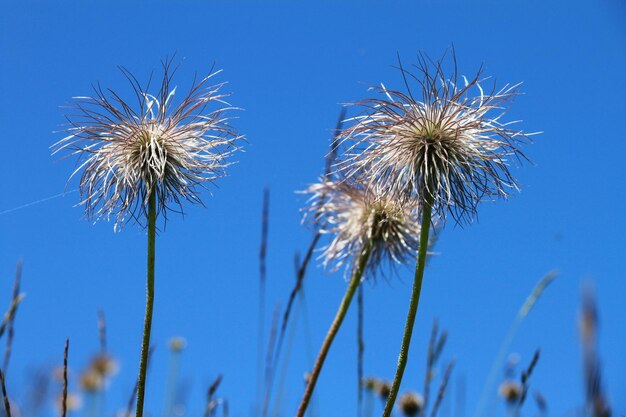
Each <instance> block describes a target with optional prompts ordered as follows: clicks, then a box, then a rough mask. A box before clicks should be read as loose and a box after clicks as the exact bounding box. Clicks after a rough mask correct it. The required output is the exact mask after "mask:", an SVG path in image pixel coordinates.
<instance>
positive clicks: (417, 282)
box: [383, 196, 433, 417]
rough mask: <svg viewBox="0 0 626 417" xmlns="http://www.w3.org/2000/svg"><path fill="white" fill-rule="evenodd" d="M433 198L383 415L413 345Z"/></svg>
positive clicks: (425, 217)
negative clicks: (391, 383)
mask: <svg viewBox="0 0 626 417" xmlns="http://www.w3.org/2000/svg"><path fill="white" fill-rule="evenodd" d="M432 205H433V198H432V196H429V197H427V198H426V202H425V204H424V211H423V213H422V229H421V231H420V243H419V248H418V252H417V265H416V266H415V278H414V280H413V292H412V293H411V302H410V304H409V312H408V314H407V318H406V324H405V326H404V335H403V336H402V346H401V347H400V356H399V357H398V367H397V368H396V376H395V377H394V378H393V385H392V386H391V391H390V392H389V397H387V403H386V404H385V410H384V411H383V417H389V416H390V415H391V411H392V410H393V406H394V404H395V402H396V397H397V396H398V391H399V390H400V383H401V382H402V376H403V375H404V368H406V362H407V359H408V356H409V346H410V345H411V336H412V334H413V325H414V324H415V316H416V314H417V306H418V305H419V301H420V293H421V291H422V279H423V278H424V267H425V266H426V252H428V234H429V232H430V223H431V216H432Z"/></svg>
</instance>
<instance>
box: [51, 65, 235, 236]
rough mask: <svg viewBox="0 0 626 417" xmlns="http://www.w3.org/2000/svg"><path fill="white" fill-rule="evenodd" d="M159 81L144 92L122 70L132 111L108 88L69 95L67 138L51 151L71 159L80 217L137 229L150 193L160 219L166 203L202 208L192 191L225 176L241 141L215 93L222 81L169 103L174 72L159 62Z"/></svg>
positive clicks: (200, 85)
mask: <svg viewBox="0 0 626 417" xmlns="http://www.w3.org/2000/svg"><path fill="white" fill-rule="evenodd" d="M162 66H163V78H162V80H161V83H160V86H159V87H158V90H157V91H156V93H150V87H151V86H150V82H148V83H147V85H146V86H145V87H142V85H141V84H140V83H139V81H138V80H137V79H136V78H135V77H134V76H133V75H132V74H131V73H130V72H129V71H128V70H127V69H125V68H121V71H122V73H123V74H124V76H125V77H126V78H127V80H128V81H129V82H130V84H131V87H132V89H133V91H134V95H135V96H136V105H133V104H131V102H129V101H125V100H124V99H123V98H122V96H120V95H118V94H117V93H116V92H114V91H113V90H111V89H103V88H102V87H101V86H100V85H99V84H97V85H96V86H94V94H93V95H92V96H88V97H75V98H74V101H73V103H72V105H71V107H70V109H72V113H70V114H68V115H67V116H66V118H67V120H68V121H69V128H68V129H67V133H68V136H67V137H65V138H63V139H61V140H60V141H59V142H57V143H56V144H55V145H53V149H54V153H57V152H60V151H65V150H69V151H70V152H71V154H73V155H78V157H79V166H78V168H77V169H76V170H75V171H74V173H73V174H72V176H74V175H77V174H78V173H79V172H81V171H82V175H81V178H80V192H81V198H82V201H81V204H83V205H84V206H85V211H86V217H88V218H93V219H96V220H98V219H101V218H106V219H109V218H110V217H111V216H112V215H113V216H115V227H116V229H117V228H118V227H119V226H121V225H122V224H124V223H125V222H126V221H128V220H130V219H135V220H137V221H138V222H139V223H142V222H143V221H142V219H143V218H145V214H146V207H147V202H148V199H149V197H150V195H151V194H152V193H156V201H157V213H158V214H159V213H162V214H163V215H164V216H166V214H167V209H169V208H171V205H172V203H173V204H174V205H175V206H177V207H178V208H179V210H182V205H181V203H182V200H187V201H190V202H192V203H201V200H200V197H199V195H198V191H199V188H201V187H206V184H207V183H211V182H213V181H215V180H216V179H217V178H219V177H222V176H224V175H225V168H226V167H227V166H228V165H229V162H227V161H226V158H227V157H228V156H229V155H230V154H231V153H232V152H233V151H234V150H236V146H235V144H234V142H235V141H236V140H237V139H239V138H241V136H239V135H237V134H236V132H235V131H234V129H233V128H232V127H231V126H230V125H229V123H228V121H229V117H227V116H226V113H227V112H228V111H229V110H233V109H234V108H233V107H231V106H230V105H228V104H227V103H226V102H225V101H224V100H225V98H226V97H227V96H228V94H225V93H223V92H221V89H222V87H223V86H224V84H225V83H220V84H216V85H212V86H211V85H209V81H210V80H211V79H212V78H213V77H214V76H215V75H216V74H218V73H219V72H220V71H216V72H211V73H210V74H209V75H208V76H206V77H204V78H202V79H200V80H199V81H194V83H193V85H192V86H191V88H190V89H189V91H188V92H187V94H186V96H185V97H184V98H182V100H180V101H178V103H177V104H175V97H174V95H175V92H176V87H175V86H173V85H172V81H173V76H174V74H175V72H176V69H177V67H172V60H171V59H170V60H166V61H163V62H162Z"/></svg>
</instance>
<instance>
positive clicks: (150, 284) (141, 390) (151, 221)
mask: <svg viewBox="0 0 626 417" xmlns="http://www.w3.org/2000/svg"><path fill="white" fill-rule="evenodd" d="M155 243H156V192H155V191H154V190H152V192H151V194H150V200H149V201H148V274H147V275H148V279H147V285H146V316H145V319H144V324H143V339H142V341H141V361H140V362H139V377H138V379H137V410H136V412H135V417H142V416H143V399H144V395H145V391H146V370H147V369H148V352H149V350H150V330H151V329H152V308H153V306H154V253H155Z"/></svg>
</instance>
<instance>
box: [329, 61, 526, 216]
mask: <svg viewBox="0 0 626 417" xmlns="http://www.w3.org/2000/svg"><path fill="white" fill-rule="evenodd" d="M452 57H453V70H452V74H451V75H450V76H447V75H446V73H445V71H444V63H445V58H446V57H445V55H444V57H443V58H441V59H440V60H439V61H433V60H432V59H430V58H428V57H427V56H425V55H423V54H420V55H419V56H418V64H417V65H416V66H415V72H410V71H409V70H408V69H405V68H404V67H403V66H402V64H400V65H399V70H400V73H401V75H402V78H403V82H404V85H405V88H406V91H404V92H401V91H394V90H390V89H387V88H386V87H385V86H384V85H382V84H381V86H380V87H373V88H372V89H373V90H374V91H376V92H378V93H379V94H380V96H381V97H378V98H369V99H365V100H362V101H359V102H356V103H354V105H356V106H358V107H361V108H362V109H363V111H362V113H361V114H360V115H358V116H356V117H354V118H353V119H350V120H351V121H352V122H353V124H352V125H351V126H349V127H348V128H346V129H345V130H344V131H343V132H342V134H341V139H342V141H344V142H346V143H348V148H347V152H346V156H345V157H344V159H343V161H341V162H340V163H339V164H338V169H339V170H340V171H344V172H345V173H346V175H347V176H352V175H355V174H359V175H362V176H365V177H367V178H369V179H370V181H372V182H378V183H380V184H382V185H383V186H384V187H385V188H386V189H389V190H392V192H394V193H395V192H399V191H400V192H408V193H412V194H413V195H415V196H416V197H417V198H418V199H419V200H420V201H421V202H425V201H427V200H428V197H431V198H432V199H433V209H434V210H435V212H436V213H437V214H439V215H440V216H441V217H443V218H445V216H446V214H447V213H450V214H451V215H452V216H453V218H454V219H455V220H457V221H463V220H465V221H471V220H472V219H473V217H474V216H475V214H476V206H477V204H478V202H479V201H481V200H482V199H483V198H485V197H489V196H497V197H506V196H507V195H508V193H509V191H510V190H512V189H516V188H517V184H516V182H515V179H514V178H513V176H512V175H511V173H510V172H509V162H510V161H509V159H511V158H512V159H514V160H519V159H523V158H524V155H523V154H522V153H521V151H520V150H519V149H518V145H519V144H520V143H522V142H525V141H527V139H528V135H526V134H524V133H523V132H521V131H518V130H514V129H512V128H511V127H510V126H511V124H512V123H514V122H508V123H505V122H502V121H501V119H502V117H503V115H504V114H505V112H506V110H507V108H508V105H509V103H510V101H511V99H512V98H513V97H515V96H516V95H517V94H519V92H518V87H519V84H516V85H505V86H504V87H503V88H501V89H498V90H496V88H495V85H494V87H493V88H492V89H491V90H490V91H485V90H484V89H483V86H482V84H484V83H485V82H486V80H487V78H483V76H482V68H481V69H479V70H478V72H477V73H476V75H475V76H474V77H473V78H471V79H467V78H465V77H459V75H458V72H457V65H456V59H455V57H454V52H453V53H452Z"/></svg>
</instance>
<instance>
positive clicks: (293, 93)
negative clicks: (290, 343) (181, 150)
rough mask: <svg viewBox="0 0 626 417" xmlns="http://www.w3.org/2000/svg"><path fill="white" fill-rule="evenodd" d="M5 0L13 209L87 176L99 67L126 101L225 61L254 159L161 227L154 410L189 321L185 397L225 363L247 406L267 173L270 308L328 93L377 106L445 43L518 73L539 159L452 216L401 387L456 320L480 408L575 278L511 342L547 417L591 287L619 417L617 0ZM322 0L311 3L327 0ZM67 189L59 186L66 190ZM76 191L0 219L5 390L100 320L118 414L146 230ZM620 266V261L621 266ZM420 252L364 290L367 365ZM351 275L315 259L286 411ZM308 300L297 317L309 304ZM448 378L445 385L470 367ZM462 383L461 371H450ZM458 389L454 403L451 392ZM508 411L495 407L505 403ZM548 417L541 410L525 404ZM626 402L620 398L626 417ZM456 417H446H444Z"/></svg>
mask: <svg viewBox="0 0 626 417" xmlns="http://www.w3.org/2000/svg"><path fill="white" fill-rule="evenodd" d="M107 3H108V4H107V5H106V6H105V5H104V2H102V3H101V4H100V3H96V2H92V1H85V2H59V3H58V4H56V5H52V4H49V3H48V2H42V3H34V2H8V1H4V2H2V7H1V8H0V9H1V12H0V52H1V56H2V59H1V60H0V75H1V79H2V94H1V95H0V121H1V126H2V130H1V133H2V145H1V146H2V155H3V163H2V164H0V179H1V180H0V181H1V184H2V198H1V200H0V210H6V209H10V208H13V207H16V206H20V205H22V204H24V203H28V202H31V201H35V200H38V199H41V198H44V197H48V196H52V195H55V194H58V193H60V192H62V191H63V190H64V187H65V183H66V180H67V177H68V176H69V174H70V173H71V172H72V170H73V164H72V163H71V162H70V161H59V160H58V159H57V158H53V157H51V156H50V149H49V146H50V145H51V144H53V143H54V142H55V141H57V140H58V139H60V138H61V137H62V135H61V134H59V133H54V131H55V130H57V129H59V126H60V125H62V124H63V123H64V118H63V111H64V110H63V109H61V108H60V106H61V105H64V104H66V103H68V102H69V100H70V98H71V97H72V96H75V95H86V94H90V92H91V89H90V85H91V84H92V83H94V82H96V81H99V82H100V83H102V85H103V86H109V87H112V88H114V89H116V90H118V91H120V92H122V93H123V94H130V90H129V86H128V84H127V83H126V81H125V80H124V78H123V77H122V75H121V74H120V72H119V71H118V70H117V68H116V66H117V65H124V66H126V67H127V68H128V69H130V70H131V71H132V72H133V73H134V74H136V75H137V76H138V78H139V79H140V80H143V81H145V80H146V79H147V77H148V74H149V73H150V72H151V71H153V70H154V71H155V73H156V74H158V73H159V70H160V59H162V58H164V57H166V56H171V55H172V53H174V52H176V53H177V57H180V58H184V64H183V66H182V67H181V69H180V72H179V73H178V77H177V79H176V80H177V84H179V85H180V86H181V87H186V86H188V85H189V82H190V80H191V78H192V77H193V75H194V74H195V73H198V74H204V73H206V72H207V71H209V69H210V68H211V67H212V66H213V65H214V64H215V65H216V68H222V69H224V72H223V73H222V74H221V75H219V80H220V81H229V84H228V86H227V89H228V90H229V91H231V92H233V96H232V98H231V102H232V104H234V105H236V106H239V107H242V108H244V109H245V111H243V112H240V114H239V119H238V120H236V121H235V122H234V124H235V125H236V127H237V128H238V129H239V130H240V131H241V132H242V133H243V134H245V135H246V137H247V140H248V142H247V143H246V144H245V153H239V154H238V155H237V156H236V159H237V160H238V164H237V165H235V166H233V167H232V168H231V169H230V170H229V173H230V176H229V177H227V178H225V179H223V180H221V181H220V182H219V188H217V189H214V190H213V196H210V195H209V193H205V195H204V201H205V202H206V206H207V207H206V208H203V207H189V206H187V208H186V209H187V216H186V217H185V218H181V217H180V216H177V215H172V216H171V217H170V221H169V222H168V224H167V230H165V231H164V232H162V233H161V234H160V236H159V239H158V243H157V251H158V252H157V288H156V290H157V296H156V310H155V317H154V332H153V341H154V343H155V344H156V346H157V350H156V353H155V355H154V361H153V368H152V372H151V374H150V378H149V386H148V400H147V407H148V409H149V410H152V412H153V413H160V410H161V406H162V398H161V396H162V394H163V392H164V390H165V375H166V373H167V359H168V353H167V347H166V346H167V341H168V339H169V338H170V337H172V336H176V335H182V336H184V337H185V338H186V339H187V341H188V348H187V350H186V351H185V352H184V356H183V360H182V370H181V372H182V375H183V376H184V377H185V378H186V379H187V380H188V381H189V383H190V387H191V388H190V392H189V394H190V396H189V401H188V407H189V410H190V411H191V412H193V413H196V414H195V415H198V413H200V410H201V409H202V406H203V395H204V392H205V389H206V387H207V386H208V384H209V383H210V382H211V381H212V379H213V378H214V377H215V376H216V375H217V374H218V373H222V374H224V382H223V385H222V386H221V388H220V393H221V394H222V395H223V396H225V397H227V398H228V399H229V400H230V403H231V411H232V415H233V416H236V417H240V416H241V417H244V416H250V415H252V414H251V410H253V406H254V401H255V395H256V369H257V365H256V361H257V354H256V345H257V295H258V289H259V285H258V272H257V271H258V261H257V254H258V245H259V236H260V207H261V197H262V190H263V187H265V186H269V187H270V188H271V213H270V240H269V249H268V251H269V254H268V293H267V300H268V302H267V305H268V308H267V317H266V322H269V320H270V316H271V310H272V307H273V305H274V304H280V306H281V308H282V307H284V305H285V301H286V298H287V295H288V292H289V290H290V288H291V286H292V284H293V281H294V278H293V266H292V265H293V255H294V251H297V250H300V251H303V250H304V249H305V248H306V246H307V245H308V242H309V240H310V236H311V234H310V231H308V230H306V228H304V227H302V226H301V225H300V217H301V216H300V212H299V209H300V208H301V207H302V206H303V205H304V203H305V198H304V197H303V196H302V195H298V194H296V193H295V191H296V190H302V189H303V188H305V187H306V186H307V184H309V183H311V182H313V181H315V179H316V178H317V176H318V175H319V174H320V173H321V171H322V167H323V158H324V155H325V153H326V150H327V147H328V142H329V137H330V131H331V129H332V128H333V127H334V125H335V122H336V119H337V116H338V113H339V109H340V106H339V104H338V103H342V102H349V101H354V100H358V99H360V98H364V97H366V96H367V95H368V92H367V87H368V85H372V84H377V83H380V82H384V83H385V84H386V85H387V86H389V87H398V88H400V87H401V85H400V79H399V74H398V72H397V70H395V69H393V68H392V66H393V65H394V64H396V54H397V53H399V54H400V56H401V57H402V59H403V62H404V63H407V64H408V63H412V62H414V61H415V56H416V53H417V52H418V51H423V52H425V53H427V54H429V55H431V56H433V57H438V56H440V55H441V54H442V53H443V52H444V51H446V49H447V48H449V47H450V46H451V45H452V44H454V47H455V49H456V54H457V58H458V62H459V67H460V71H461V72H462V73H465V74H468V75H470V74H473V73H474V72H475V71H476V70H477V68H478V67H479V66H480V65H481V64H484V66H485V69H486V74H489V75H493V76H494V77H495V78H496V80H497V81H498V83H500V84H504V83H509V82H512V83H516V82H519V81H523V82H524V85H523V87H522V89H523V91H524V92H525V94H524V95H523V96H520V97H519V98H518V99H517V100H516V102H515V103H514V106H513V108H512V110H511V112H510V114H509V118H510V119H523V120H524V122H523V124H522V125H521V126H522V127H523V128H524V129H525V130H526V131H542V132H544V133H543V134H541V135H539V136H537V137H536V138H535V143H534V144H533V145H531V146H528V147H526V149H525V150H526V153H527V154H528V156H529V157H530V158H531V159H532V161H533V162H534V164H532V165H531V164H526V165H525V166H524V167H522V168H521V169H516V170H515V175H516V176H517V177H518V178H519V180H520V182H521V183H522V184H523V190H522V192H521V193H520V194H518V195H515V196H514V197H513V198H511V199H510V200H508V201H499V202H497V203H485V204H483V205H482V206H481V207H480V215H479V221H478V222H477V223H475V224H473V225H471V226H468V227H464V228H460V227H455V226H454V224H453V223H449V224H448V225H447V226H446V228H445V230H444V231H443V233H442V234H441V239H440V241H439V245H438V247H437V250H438V252H440V256H438V257H437V258H436V259H434V260H433V261H432V262H431V264H430V265H429V268H428V270H427V274H426V280H425V284H424V289H423V301H422V304H421V306H420V311H419V314H418V320H417V323H416V332H415V337H414V345H413V350H412V351H411V356H410V361H409V365H408V368H407V373H406V377H405V383H404V385H403V386H404V387H405V388H414V389H421V381H422V378H423V377H422V375H423V371H424V356H425V344H426V341H427V339H428V335H429V332H430V325H431V323H432V320H433V318H435V317H438V318H439V319H440V322H441V325H442V326H443V327H445V328H446V329H448V330H449V332H450V337H449V344H448V347H447V349H446V353H445V355H444V356H445V358H446V359H449V358H452V357H455V358H457V368H456V370H455V375H456V377H462V378H464V379H465V381H466V387H467V390H466V397H467V400H466V403H467V406H466V410H465V413H464V414H461V415H465V416H470V415H471V413H472V411H473V410H474V407H475V405H476V401H477V398H478V396H479V394H480V391H481V389H482V387H483V384H484V381H485V379H486V376H487V373H488V370H489V367H490V366H491V363H492V360H493V358H494V357H495V356H496V354H497V351H498V348H499V346H500V343H501V341H502V339H503V338H504V336H505V334H506V332H507V330H508V328H509V326H510V324H511V323H512V321H513V318H514V316H515V314H516V312H517V310H518V309H519V307H520V305H521V303H522V302H523V300H524V299H525V297H526V296H527V295H528V293H529V292H530V290H531V289H532V287H533V285H534V284H535V283H536V281H537V280H538V279H539V278H540V277H541V276H542V275H543V274H544V273H546V272H547V271H549V270H551V269H555V268H556V269H559V270H560V271H561V275H560V276H559V278H558V279H557V281H556V282H555V283H554V284H553V285H552V286H551V287H549V288H548V290H547V291H546V293H545V294H544V297H543V298H542V299H541V301H540V303H539V304H538V305H537V306H536V309H535V310H534V311H533V312H532V314H531V315H530V316H529V317H528V318H527V320H526V321H525V322H524V323H523V326H522V328H521V329H520V332H519V334H518V335H517V337H516V339H515V341H514V344H513V350H514V351H516V352H519V353H520V355H521V357H522V361H523V363H526V362H527V361H528V360H530V357H531V355H532V352H533V351H534V349H535V348H537V347H541V349H542V357H541V360H540V363H539V365H538V368H537V369H536V372H535V374H534V376H533V379H532V385H533V387H534V388H537V389H540V390H541V391H542V393H543V394H544V395H545V396H546V398H547V400H548V403H549V406H550V415H551V416H569V415H571V413H573V410H574V409H575V407H577V406H580V405H581V404H582V401H583V386H582V382H581V375H582V370H581V364H580V349H579V347H578V337H577V326H576V317H577V312H578V309H579V301H580V288H581V283H582V282H583V281H584V280H585V279H592V280H594V281H595V283H596V287H597V294H598V300H599V306H600V309H601V310H600V313H601V325H602V327H601V339H600V344H601V354H602V357H603V362H604V364H605V376H606V381H607V385H608V389H609V392H610V394H611V400H612V402H613V406H614V409H615V410H616V414H619V415H621V414H623V413H624V412H625V410H626V395H625V393H626V359H625V356H624V352H626V331H625V324H624V317H625V315H626V306H625V305H624V296H625V295H626V280H625V279H624V272H623V270H624V265H623V259H624V257H623V251H624V248H625V243H626V239H625V236H626V224H625V222H624V219H623V215H622V213H623V211H624V206H625V204H626V195H625V187H624V178H626V169H625V164H624V158H623V155H624V153H626V145H625V140H624V139H625V137H624V135H625V133H624V132H625V131H624V128H623V124H622V123H623V122H624V120H625V117H626V116H625V115H626V106H625V104H624V93H626V71H625V70H626V29H625V27H626V26H625V25H624V19H625V18H626V8H625V6H624V3H623V2H621V1H598V2H583V1H554V2H545V1H525V2H521V1H514V2H501V1H473V2H450V1H445V2H431V1H428V2H425V1H420V2H389V3H392V4H389V5H386V4H385V3H384V2H348V3H345V4H342V5H337V4H334V3H333V2H329V1H327V2H307V3H302V2H299V3H297V4H296V3H295V2H294V3H293V4H287V3H280V2H267V3H266V4H261V2H250V3H240V2H238V3H236V4H227V3H226V2H223V1H220V2H201V1H197V2H180V4H176V5H174V2H171V4H168V3H165V2H120V1H114V2H107ZM312 3H315V5H313V4H312ZM76 185H77V184H76V182H72V183H70V184H69V185H68V189H73V188H75V187H76ZM77 202H78V195H77V194H76V193H74V194H70V195H68V196H66V197H64V198H57V199H53V200H50V201H47V202H43V203H41V204H38V205H34V206H31V207H28V208H24V209H20V210H17V211H13V212H10V213H7V214H2V215H0V230H1V231H2V232H1V236H2V237H1V239H0V276H1V277H2V279H1V280H0V296H2V297H4V298H5V303H4V304H5V305H8V302H9V298H10V291H11V285H12V282H11V281H12V277H13V273H14V268H15V263H16V261H17V259H18V258H23V259H24V277H23V279H24V285H23V287H24V291H25V292H26V293H27V299H26V300H25V301H24V304H23V306H22V308H21V309H20V311H19V316H18V318H17V328H16V339H15V345H14V355H13V362H12V366H11V369H10V371H9V375H8V383H9V390H10V391H11V392H14V393H20V392H24V391H25V390H26V386H27V384H28V381H29V379H28V377H27V376H28V370H29V369H33V368H36V367H38V366H53V365H55V364H58V363H60V361H61V357H62V349H63V343H64V341H65V338H66V337H69V338H70V339H71V351H70V366H71V368H72V369H74V371H76V372H78V371H80V370H81V369H82V368H83V367H84V366H85V365H86V364H87V361H88V358H89V356H90V354H91V353H92V352H94V351H95V350H96V349H97V346H98V339H97V328H96V319H97V311H98V310H99V309H103V310H104V311H105V312H106V314H107V317H108V330H109V345H110V349H111V351H112V352H113V353H114V354H115V355H116V356H117V357H118V358H119V361H120V363H121V372H120V374H119V375H118V376H117V377H116V378H115V379H114V381H113V383H112V384H111V386H110V389H109V392H108V394H107V408H108V411H109V412H113V411H115V410H116V409H117V408H118V407H119V406H121V405H122V404H125V402H126V398H127V397H128V393H129V392H130V390H131V388H132V385H133V383H134V378H135V374H136V368H137V364H138V355H139V344H140V333H141V328H142V323H143V309H144V274H145V232H144V231H143V230H141V229H140V228H139V227H136V226H129V227H126V228H125V229H124V230H123V231H122V232H121V233H117V234H115V233H113V225H112V224H110V223H106V222H102V223H98V224H96V225H92V224H91V223H90V222H88V221H85V220H81V216H82V208H80V207H75V204H76V203H77ZM620 259H622V261H620ZM411 268H412V265H411V266H410V267H409V268H407V269H400V270H399V273H398V276H397V277H394V278H392V279H390V280H389V282H384V281H380V282H378V283H376V284H368V285H366V293H365V297H366V311H365V320H366V322H365V326H366V329H365V330H366V343H367V345H366V354H365V361H366V362H365V372H366V374H367V375H376V376H379V377H384V378H391V377H392V376H393V371H394V368H395V364H396V357H397V354H398V348H399V340H400V337H401V332H402V328H403V324H404V319H405V314H406V310H407V306H408V297H409V291H410V283H411V279H412V271H411ZM344 288H345V282H344V280H343V278H342V275H341V274H335V275H328V274H325V273H323V271H322V270H321V269H320V268H319V267H318V266H317V265H313V266H312V268H311V269H310V274H309V276H308V278H307V281H306V299H307V310H306V311H307V314H308V319H309V326H308V331H309V332H310V337H311V340H310V342H307V338H306V337H305V332H304V329H306V327H305V326H303V325H302V323H303V321H302V319H303V317H305V316H303V315H300V321H299V323H300V325H299V328H298V329H299V333H298V334H297V336H296V338H295V342H294V343H295V344H294V350H293V354H292V356H291V363H290V370H289V374H288V383H287V385H286V392H285V396H286V399H285V401H284V402H283V408H282V411H283V415H285V416H289V415H291V414H292V413H294V411H295V407H296V405H297V403H298V401H299V398H300V396H301V394H302V391H303V387H302V374H303V373H304V371H306V370H307V369H309V367H310V361H309V358H308V357H307V353H306V352H307V346H308V348H309V349H312V350H313V351H315V352H317V349H318V348H319V345H320V344H321V340H322V338H323V335H324V334H325V332H326V330H327V328H328V325H329V323H330V321H331V319H332V316H333V315H334V313H335V310H336V306H337V305H338V302H339V300H340V298H341V296H342V294H343V291H344ZM301 311H302V310H301ZM355 311H356V310H355V309H353V310H351V311H350V314H349V316H348V318H347V321H346V323H345V325H344V328H342V330H341V332H340V334H339V336H338V339H337V341H336V343H335V346H334V347H333V349H332V351H331V355H330V357H329V360H328V362H327V365H326V367H325V369H324V371H323V374H322V377H321V379H320V382H319V385H318V391H317V392H318V394H319V395H318V400H319V410H320V415H324V416H327V417H339V416H346V415H354V409H355V401H356V398H355V389H354V385H355V378H356V376H355V373H356V363H355V359H354V358H355V352H356V343H355V323H356V315H355ZM456 377H455V378H454V380H456ZM453 385H454V384H453ZM453 398H454V397H451V399H450V402H451V403H453V402H454V401H453ZM494 412H495V413H498V414H500V415H503V414H504V409H503V408H495V409H494ZM531 413H534V411H533V408H532V407H531V408H529V409H528V414H531ZM620 413H621V414H620ZM444 415H445V414H444Z"/></svg>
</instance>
